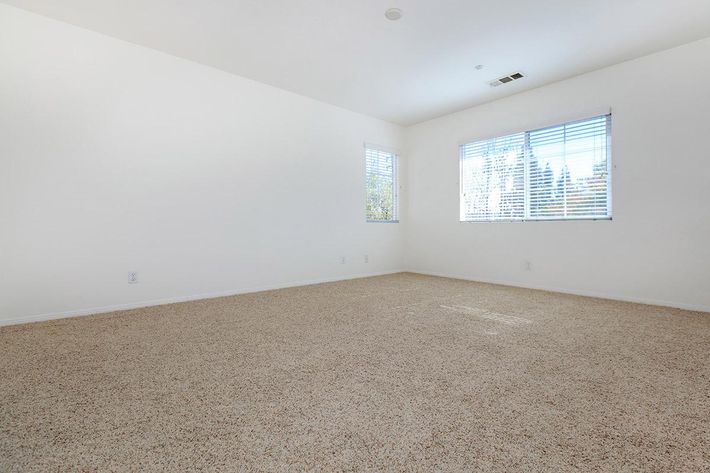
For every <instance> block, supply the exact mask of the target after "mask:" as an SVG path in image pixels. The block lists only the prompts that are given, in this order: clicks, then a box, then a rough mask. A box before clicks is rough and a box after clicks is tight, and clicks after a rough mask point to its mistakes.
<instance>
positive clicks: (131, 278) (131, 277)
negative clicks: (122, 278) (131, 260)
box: [128, 271, 138, 284]
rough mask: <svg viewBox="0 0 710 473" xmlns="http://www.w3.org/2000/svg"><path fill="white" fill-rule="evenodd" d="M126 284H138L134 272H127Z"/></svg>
mask: <svg viewBox="0 0 710 473" xmlns="http://www.w3.org/2000/svg"><path fill="white" fill-rule="evenodd" d="M128 284H138V273H137V272H135V271H129V272H128Z"/></svg>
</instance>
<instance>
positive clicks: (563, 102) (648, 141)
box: [405, 39, 710, 311]
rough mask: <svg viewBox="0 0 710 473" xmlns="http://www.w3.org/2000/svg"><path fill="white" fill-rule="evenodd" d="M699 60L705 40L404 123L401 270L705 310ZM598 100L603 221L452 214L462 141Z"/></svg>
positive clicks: (705, 186)
mask: <svg viewBox="0 0 710 473" xmlns="http://www.w3.org/2000/svg"><path fill="white" fill-rule="evenodd" d="M708 58H710V39H708V40H703V41H700V42H695V43H691V44H688V45H685V46H682V47H679V48H676V49H672V50H669V51H665V52H661V53H658V54H654V55H651V56H647V57H644V58H640V59H637V60H634V61H630V62H627V63H623V64H620V65H617V66H614V67H610V68H606V69H602V70H599V71H596V72H593V73H590V74H585V75H583V76H579V77H576V78H572V79H569V80H566V81H563V82H559V83H555V84H551V85H548V86H545V87H542V88H539V89H535V90H531V91H528V92H525V93H522V94H519V95H515V96H512V97H509V98H506V99H503V100H499V101H496V102H492V103H489V104H486V105H482V106H478V107H475V108H472V109H469V110H466V111H463V112H459V113H456V114H452V115H448V116H445V117H442V118H438V119H435V120H431V121H428V122H425V123H421V124H419V125H415V126H412V127H410V128H408V129H407V130H406V132H405V141H406V148H407V152H406V154H407V160H408V163H407V165H408V169H407V172H408V181H407V185H408V194H407V195H408V207H409V215H408V222H407V224H406V228H405V231H406V234H405V240H406V264H407V266H408V269H410V270H413V271H419V272H426V273H434V274H441V275H450V276H455V277H461V278H467V279H474V280H480V281H492V282H500V283H504V284H511V285H517V286H528V287H536V288H544V289H551V290H558V291H564V292H572V293H580V294H589V295H597V296H601V297H609V298H616V299H625V300H631V301H642V302H649V303H657V304H662V305H670V306H677V307H685V308H694V309H700V310H707V311H710V153H709V152H708V149H709V148H708V144H707V140H708V138H709V137H710V61H708ZM608 107H611V108H612V109H613V118H612V120H613V123H612V142H613V144H612V153H613V156H612V160H613V166H614V168H613V174H612V179H613V221H596V222H595V221H576V222H571V221H569V222H526V223H460V222H459V221H458V208H459V207H458V204H459V201H458V200H459V194H458V193H459V188H458V185H459V184H458V182H459V176H458V173H459V168H458V145H459V144H460V143H463V142H466V141H472V140H476V139H481V138H487V137H491V136H496V135H502V134H506V133H510V132H515V131H522V130H526V129H531V128H537V127H540V126H543V125H549V124H554V123H559V122H563V121H565V120H569V119H575V118H580V117H585V116H588V115H589V114H590V113H595V112H600V111H602V110H604V109H605V108H607V109H608ZM525 260H529V261H531V263H532V271H526V270H525V266H524V261H525Z"/></svg>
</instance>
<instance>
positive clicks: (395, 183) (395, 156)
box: [364, 143, 399, 223]
mask: <svg viewBox="0 0 710 473" xmlns="http://www.w3.org/2000/svg"><path fill="white" fill-rule="evenodd" d="M364 148H365V170H364V171H365V172H364V175H365V223H399V153H397V151H396V150H394V149H392V148H388V147H386V146H380V145H376V144H372V143H365V144H364ZM368 151H375V152H377V153H385V154H389V155H391V156H392V218H391V219H389V220H377V219H371V218H369V216H368V212H367V202H368V193H367V186H368V168H367V154H368Z"/></svg>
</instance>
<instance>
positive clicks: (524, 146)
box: [460, 115, 611, 221]
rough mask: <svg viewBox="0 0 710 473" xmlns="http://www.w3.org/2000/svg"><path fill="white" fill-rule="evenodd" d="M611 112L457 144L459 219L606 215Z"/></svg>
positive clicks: (573, 217) (608, 212)
mask: <svg viewBox="0 0 710 473" xmlns="http://www.w3.org/2000/svg"><path fill="white" fill-rule="evenodd" d="M610 133H611V115H602V116H599V117H594V118H590V119H585V120H579V121H574V122H569V123H564V124H561V125H556V126H552V127H548V128H542V129H539V130H533V131H527V132H523V133H517V134H514V135H508V136H503V137H499V138H493V139H490V140H484V141H478V142H474V143H467V144H464V145H462V146H461V149H460V152H461V155H460V170H461V196H460V197H461V200H460V205H461V209H460V210H461V215H460V218H461V221H496V220H498V221H501V220H521V221H522V220H557V219H603V218H611V195H610V192H611V181H610V179H611V173H610V172H609V171H610V158H611V156H610Z"/></svg>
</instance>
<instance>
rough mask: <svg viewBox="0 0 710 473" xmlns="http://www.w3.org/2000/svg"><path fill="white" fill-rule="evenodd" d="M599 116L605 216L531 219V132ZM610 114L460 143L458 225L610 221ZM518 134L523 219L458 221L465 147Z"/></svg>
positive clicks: (611, 208)
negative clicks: (602, 136)
mask: <svg viewBox="0 0 710 473" xmlns="http://www.w3.org/2000/svg"><path fill="white" fill-rule="evenodd" d="M601 117H606V171H607V187H606V195H607V215H606V216H596V217H588V216H583V217H574V216H572V217H557V216H555V217H548V218H545V217H531V216H530V197H529V196H530V187H529V178H530V168H529V165H530V161H529V155H530V148H529V144H528V143H529V137H530V133H534V132H538V131H542V130H546V129H549V128H556V127H560V126H563V125H573V124H575V123H579V122H584V121H587V120H593V119H595V118H601ZM611 130H612V112H611V110H608V111H606V112H603V113H598V114H593V115H587V116H585V117H584V118H578V119H574V120H567V121H563V122H560V123H556V124H552V125H547V126H542V127H539V128H532V129H528V130H525V131H514V132H511V133H505V134H501V135H495V136H492V137H489V138H483V139H476V140H467V141H466V142H463V143H461V144H459V219H458V220H459V223H525V222H574V221H597V220H599V221H611V220H613V207H612V203H613V201H612V183H613V176H612V174H613V173H612V169H613V166H612V131H611ZM517 134H523V135H524V142H525V147H524V162H523V168H524V184H523V199H524V208H523V213H524V217H523V218H513V219H511V218H500V219H490V218H489V219H485V220H484V219H480V220H464V219H462V218H461V214H462V212H461V210H462V205H463V195H464V192H463V184H464V181H463V168H462V162H463V157H464V148H465V147H466V145H470V144H472V143H479V142H484V141H489V140H494V139H497V138H504V137H508V136H513V135H517Z"/></svg>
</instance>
